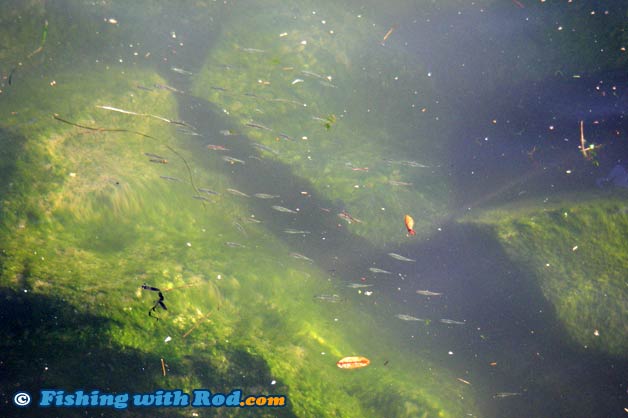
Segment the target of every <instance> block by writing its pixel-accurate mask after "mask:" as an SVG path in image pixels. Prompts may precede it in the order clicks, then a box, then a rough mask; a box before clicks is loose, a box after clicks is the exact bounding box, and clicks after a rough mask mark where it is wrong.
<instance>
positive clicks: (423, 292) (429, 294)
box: [416, 290, 442, 296]
mask: <svg viewBox="0 0 628 418" xmlns="http://www.w3.org/2000/svg"><path fill="white" fill-rule="evenodd" d="M416 293H417V295H423V296H440V295H442V293H437V292H430V291H429V290H417V291H416Z"/></svg>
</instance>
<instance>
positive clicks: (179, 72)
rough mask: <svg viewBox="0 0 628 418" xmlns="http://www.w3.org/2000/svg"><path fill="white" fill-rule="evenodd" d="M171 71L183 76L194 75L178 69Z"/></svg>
mask: <svg viewBox="0 0 628 418" xmlns="http://www.w3.org/2000/svg"><path fill="white" fill-rule="evenodd" d="M170 69H171V70H172V71H174V72H175V73H177V74H183V75H193V73H191V72H189V71H186V70H184V69H183V68H177V67H170Z"/></svg>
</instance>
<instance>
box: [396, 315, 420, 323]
mask: <svg viewBox="0 0 628 418" xmlns="http://www.w3.org/2000/svg"><path fill="white" fill-rule="evenodd" d="M395 316H396V317H397V318H399V319H401V320H402V321H421V322H426V321H427V320H426V319H421V318H417V317H416V316H410V315H406V314H397V315H395Z"/></svg>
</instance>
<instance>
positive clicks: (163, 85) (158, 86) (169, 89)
mask: <svg viewBox="0 0 628 418" xmlns="http://www.w3.org/2000/svg"><path fill="white" fill-rule="evenodd" d="M155 88H157V89H160V90H168V91H171V92H173V93H181V94H183V93H184V92H183V91H181V90H177V89H175V88H174V87H170V86H167V85H165V84H155Z"/></svg>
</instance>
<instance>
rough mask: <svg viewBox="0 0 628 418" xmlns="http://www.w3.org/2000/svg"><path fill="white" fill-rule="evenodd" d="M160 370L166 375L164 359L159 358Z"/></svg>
mask: <svg viewBox="0 0 628 418" xmlns="http://www.w3.org/2000/svg"><path fill="white" fill-rule="evenodd" d="M161 372H162V373H163V375H164V376H165V375H166V365H165V364H164V359H161Z"/></svg>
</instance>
